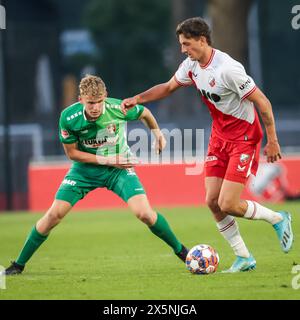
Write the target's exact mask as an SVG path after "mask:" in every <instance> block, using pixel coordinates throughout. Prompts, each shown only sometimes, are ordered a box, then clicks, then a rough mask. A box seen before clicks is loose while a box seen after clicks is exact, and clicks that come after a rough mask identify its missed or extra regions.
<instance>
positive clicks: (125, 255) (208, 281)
mask: <svg viewBox="0 0 300 320" xmlns="http://www.w3.org/2000/svg"><path fill="white" fill-rule="evenodd" d="M271 207H272V208H273V209H276V210H280V209H284V210H288V211H290V212H291V213H292V217H293V229H294V235H295V241H294V245H293V248H292V250H291V252H290V253H288V254H284V253H283V252H282V251H281V249H280V245H279V241H278V240H277V237H276V234H275V232H274V231H273V228H272V227H271V226H270V225H269V224H267V223H266V222H263V221H248V220H244V219H239V220H238V222H239V226H240V231H241V233H242V235H243V238H244V240H245V242H246V244H247V246H248V248H249V250H250V251H251V252H252V253H253V255H254V256H255V258H256V261H257V269H256V270H255V271H252V272H244V273H240V274H221V273H220V271H221V270H222V269H225V268H228V267H230V265H231V264H232V262H233V260H234V255H233V253H232V250H231V249H230V247H229V246H228V244H227V243H226V242H225V240H224V239H223V237H222V236H221V235H220V234H219V232H218V231H217V228H216V225H215V223H214V221H213V219H212V216H211V214H210V213H209V210H208V209H207V208H205V207H198V208H191V207H189V208H188V207H186V208H185V207H183V208H176V209H163V208H160V210H158V211H159V212H162V213H163V214H164V215H165V217H166V218H167V219H168V221H169V223H170V225H171V226H172V229H173V230H174V231H175V233H176V234H177V236H178V237H179V239H180V240H181V241H182V242H183V243H184V244H185V245H186V246H188V247H192V246H194V245H196V244H199V243H207V244H210V245H212V246H213V247H215V248H216V250H217V251H218V252H219V255H220V265H219V268H218V272H217V273H216V274H213V275H209V276H197V275H192V274H190V273H189V272H188V271H187V270H186V269H185V266H184V264H183V263H182V262H181V261H180V260H179V259H178V258H177V257H176V256H175V255H174V254H173V253H172V251H171V249H170V248H169V247H168V246H167V245H165V244H164V243H163V242H162V241H161V240H160V239H158V238H156V237H155V236H154V235H153V234H152V233H151V232H150V231H149V230H148V228H147V227H146V226H145V225H144V224H142V223H141V222H139V221H138V220H137V219H136V218H134V216H133V215H132V214H131V213H130V212H129V211H127V210H111V211H108V210H102V211H99V212H84V213H79V212H75V211H74V212H71V213H70V214H69V215H68V216H67V217H66V218H65V219H64V221H63V222H62V223H61V224H60V225H59V226H57V227H56V228H55V229H54V230H53V231H52V233H51V235H50V237H49V238H48V240H47V241H46V242H45V243H44V244H43V245H42V246H41V247H40V249H39V250H38V251H37V252H36V253H35V255H34V256H33V257H32V259H31V260H30V261H29V263H28V264H27V266H26V269H25V271H24V273H23V274H22V275H20V276H15V277H7V278H6V290H0V300H2V299H3V300H4V299H9V300H10V299H99V300H113V299H125V300H131V299H142V300H148V299H151V300H152V299H153V300H160V299H175V300H177V299H184V300H185V299H191V300H202V299H260V300H262V299H300V289H298V290H296V289H293V288H292V279H293V277H295V276H296V274H292V268H293V266H294V265H296V264H300V256H299V252H300V251H299V249H300V240H299V239H300V231H299V230H300V202H297V203H296V202H293V203H285V204H282V205H277V206H271ZM39 217H40V215H38V214H26V213H17V214H0V265H3V266H7V265H8V264H9V262H10V260H12V259H15V258H16V256H17V255H18V253H19V250H20V249H21V247H22V246H23V243H24V240H25V237H26V236H27V234H28V232H29V231H30V229H31V227H32V225H33V224H34V223H35V221H36V220H37V219H38V218H39ZM298 275H299V273H298ZM294 282H296V283H298V284H299V286H300V279H298V280H297V279H294Z"/></svg>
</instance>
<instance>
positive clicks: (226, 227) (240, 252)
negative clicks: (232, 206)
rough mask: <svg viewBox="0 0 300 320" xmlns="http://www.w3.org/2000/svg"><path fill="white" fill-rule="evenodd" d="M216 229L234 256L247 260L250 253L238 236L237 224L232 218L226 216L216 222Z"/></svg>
mask: <svg viewBox="0 0 300 320" xmlns="http://www.w3.org/2000/svg"><path fill="white" fill-rule="evenodd" d="M217 227H218V229H219V231H220V232H221V234H222V236H223V237H224V238H225V239H226V240H227V241H228V242H229V244H230V246H231V248H232V249H233V251H234V254H235V255H236V256H240V257H244V258H248V257H249V256H250V253H249V251H248V249H247V247H246V245H245V243H244V241H243V239H242V237H241V235H240V232H239V227H238V224H237V222H236V221H235V220H234V218H233V217H232V216H227V217H226V218H224V219H223V220H222V221H219V222H217Z"/></svg>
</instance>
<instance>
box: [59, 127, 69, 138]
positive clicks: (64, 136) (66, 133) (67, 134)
mask: <svg viewBox="0 0 300 320" xmlns="http://www.w3.org/2000/svg"><path fill="white" fill-rule="evenodd" d="M60 134H61V136H62V137H63V138H64V139H67V138H69V137H70V134H69V132H68V130H66V129H61V130H60Z"/></svg>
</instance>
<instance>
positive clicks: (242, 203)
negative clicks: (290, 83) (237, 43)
mask: <svg viewBox="0 0 300 320" xmlns="http://www.w3.org/2000/svg"><path fill="white" fill-rule="evenodd" d="M176 34H177V37H178V40H179V42H180V45H181V51H182V52H183V53H184V54H186V55H187V58H186V59H185V60H184V61H183V62H182V64H181V65H180V66H179V68H178V70H177V71H176V73H175V75H174V76H173V77H172V78H171V79H170V80H169V81H168V82H165V83H162V84H158V85H156V86H154V87H152V88H150V89H149V90H147V91H145V92H143V93H140V94H138V95H136V96H134V97H131V98H127V99H125V100H123V104H122V105H123V108H124V111H126V109H129V108H131V107H133V106H134V105H136V104H144V103H147V102H150V101H154V100H158V99H162V98H164V97H167V96H169V95H170V94H171V93H172V92H174V91H175V90H177V89H178V88H181V87H184V86H194V87H195V89H196V90H198V92H199V93H200V95H201V99H202V101H203V102H204V104H205V105H206V106H207V108H208V110H209V112H210V114H211V117H212V131H211V137H210V142H209V146H208V152H207V158H206V161H205V186H206V201H207V205H208V207H209V208H210V210H211V211H212V213H213V215H214V218H215V220H216V222H217V227H218V229H219V231H220V232H221V234H222V235H223V236H224V238H225V239H226V240H227V241H228V243H229V244H230V245H231V247H232V249H233V251H234V253H235V255H236V256H237V258H236V260H235V262H234V263H233V265H232V266H231V267H230V268H229V269H228V270H227V271H228V272H239V271H247V270H250V269H254V268H255V267H256V261H255V259H254V257H253V256H252V254H251V253H250V252H249V250H248V249H247V247H246V245H245V243H244V241H243V239H242V237H241V235H240V233H239V229H238V225H237V222H236V221H235V219H234V217H241V218H246V219H250V220H264V221H266V222H268V223H270V224H271V225H273V227H274V229H275V231H276V233H277V236H278V238H279V240H280V244H281V247H282V250H283V251H284V252H288V251H289V250H290V248H291V246H292V242H293V233H292V228H291V215H290V214H289V213H287V212H275V211H272V210H270V209H268V208H266V207H264V206H262V205H260V204H258V203H256V202H254V201H249V200H243V199H241V194H242V192H243V190H244V187H245V184H246V182H247V180H248V178H249V176H250V174H253V175H255V174H256V171H257V168H258V161H259V151H260V146H261V140H262V136H263V131H262V128H261V125H260V121H259V118H258V114H257V112H256V109H255V107H256V108H257V109H258V111H259V112H260V115H261V119H262V121H263V124H264V127H265V131H266V136H267V144H266V146H265V149H264V154H265V155H266V157H267V161H268V162H275V161H277V160H279V159H281V151H280V146H279V144H278V139H277V135H276V128H275V121H274V116H273V111H272V105H271V103H270V101H269V100H268V98H267V97H266V96H265V95H264V94H263V92H262V91H261V90H260V89H259V88H258V87H257V86H256V85H255V82H254V81H253V79H252V78H251V77H250V76H249V75H248V74H247V73H246V71H245V69H244V67H243V66H242V64H241V63H239V62H238V61H236V60H234V59H233V58H232V57H230V56H229V55H228V54H226V53H224V52H222V51H220V50H217V49H215V48H213V47H212V41H211V32H210V29H209V26H208V25H207V23H206V22H205V21H204V20H203V19H202V18H199V17H197V18H190V19H187V20H185V21H183V22H182V23H180V24H179V25H178V27H177V29H176Z"/></svg>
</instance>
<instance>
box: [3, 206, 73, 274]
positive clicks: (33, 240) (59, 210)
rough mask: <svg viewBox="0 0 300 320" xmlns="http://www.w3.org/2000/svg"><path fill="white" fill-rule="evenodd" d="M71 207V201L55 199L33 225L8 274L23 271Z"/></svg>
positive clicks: (6, 272) (7, 271)
mask: <svg viewBox="0 0 300 320" xmlns="http://www.w3.org/2000/svg"><path fill="white" fill-rule="evenodd" d="M71 208H72V206H71V204H70V203H69V202H66V201H62V200H54V202H53V204H52V206H51V207H50V209H49V210H48V211H47V212H46V213H45V215H44V216H43V217H42V218H41V219H40V220H38V222H37V223H36V225H35V226H33V228H32V230H31V231H30V233H29V235H28V237H27V239H26V241H25V244H24V246H23V249H22V250H21V252H20V254H19V256H18V258H17V259H16V261H13V262H12V263H11V265H10V266H9V267H8V268H7V269H6V270H5V274H6V275H15V274H19V273H22V271H23V270H24V267H25V264H26V263H27V262H28V260H29V259H30V258H31V257H32V255H33V254H34V253H35V252H36V251H37V249H38V248H39V247H40V246H41V244H42V243H43V242H44V241H45V240H46V239H47V238H48V235H49V233H50V230H51V229H52V228H54V227H55V226H56V225H57V224H59V223H60V221H61V220H62V219H63V217H64V216H65V215H66V214H67V213H68V212H69V211H70V209H71Z"/></svg>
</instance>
